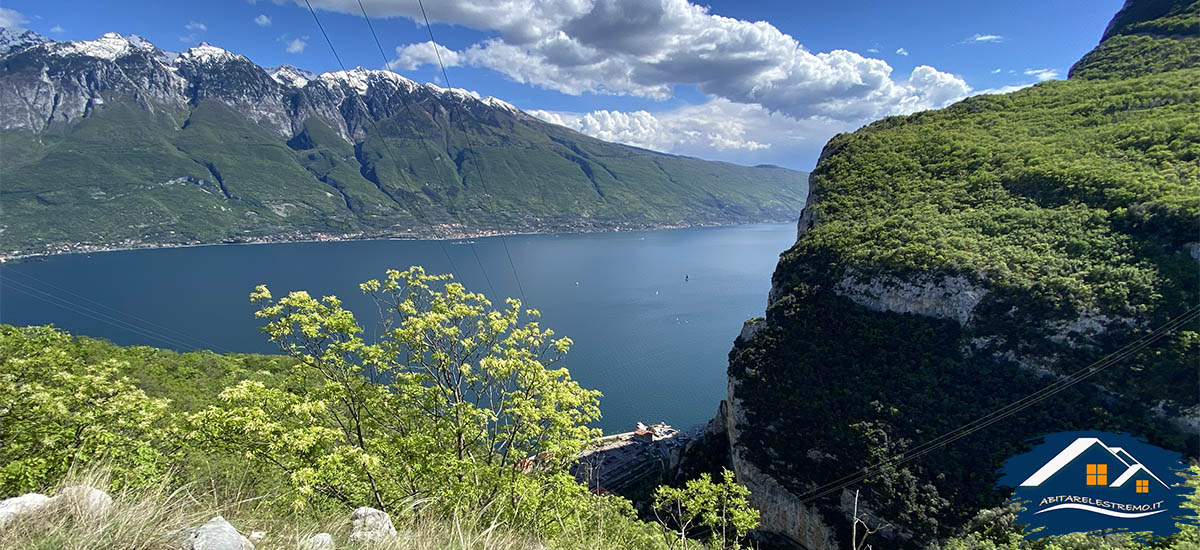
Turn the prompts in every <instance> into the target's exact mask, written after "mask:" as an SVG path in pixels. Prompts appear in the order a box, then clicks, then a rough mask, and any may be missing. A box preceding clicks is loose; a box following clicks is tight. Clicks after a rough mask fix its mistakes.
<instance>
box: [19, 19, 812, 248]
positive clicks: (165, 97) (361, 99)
mask: <svg viewBox="0 0 1200 550" xmlns="http://www.w3.org/2000/svg"><path fill="white" fill-rule="evenodd" d="M0 113H2V114H3V116H2V118H0V158H3V159H4V160H3V162H2V163H0V182H2V185H0V208H2V209H3V210H2V212H3V218H2V219H0V253H2V254H3V255H6V256H10V257H12V256H21V255H28V254H43V253H54V252H66V251H72V250H89V249H95V248H114V247H141V246H159V245H174V244H199V243H216V242H245V241H263V240H294V239H306V238H317V239H320V238H353V237H374V236H380V237H382V236H387V237H397V236H399V237H438V238H445V237H457V236H462V235H469V234H486V233H492V232H539V231H572V230H579V231H587V230H603V229H621V228H651V227H666V226H686V225H710V224H734V223H746V222H761V221H783V220H790V219H795V217H796V216H797V215H798V213H799V211H800V209H801V207H802V206H803V202H804V198H805V196H806V193H807V174H806V173H804V172H798V171H793V170H787V169H783V168H778V167H774V166H758V167H746V166H739V165H734V164H729V163H724V162H710V161H704V160H700V159H695V158H689V157H682V156H676V155H670V154H664V153H658V152H654V151H649V150H645V149H640V148H636V147H630V146H626V145H619V144H613V143H608V142H604V141H601V140H598V139H594V138H591V137H588V136H585V135H583V134H580V133H577V132H575V131H572V130H570V129H567V128H565V127H562V126H557V125H554V124H550V123H547V122H544V121H542V120H540V119H537V118H535V117H533V116H530V115H528V114H526V113H524V112H523V111H521V110H520V109H517V108H516V107H514V106H513V105H511V104H509V103H506V102H504V101H501V100H499V99H496V98H492V97H483V96H480V95H478V94H477V93H474V92H469V91H466V90H461V89H454V88H442V87H439V86H436V85H433V84H418V83H416V82H414V81H412V80H409V79H407V78H404V77H403V76H400V75H399V74H396V73H394V72H391V71H384V70H369V69H363V68H355V69H352V70H343V71H336V72H329V73H324V74H319V75H318V74H314V73H311V72H308V71H305V70H302V69H299V68H296V67H292V66H287V65H284V66H280V67H275V68H263V67H260V66H258V65H256V64H255V63H253V62H252V61H250V60H249V59H248V58H246V57H245V56H242V55H238V54H236V53H233V52H230V51H227V50H224V49H222V48H218V47H215V46H211V45H208V44H204V43H202V44H200V45H199V46H196V47H193V48H190V49H188V50H186V51H183V52H169V51H165V50H163V49H160V48H158V47H156V46H155V45H153V44H151V43H150V42H148V41H146V40H144V39H142V38H140V37H138V36H135V35H129V36H122V35H120V34H116V33H108V34H105V35H104V36H102V37H100V38H98V39H96V40H91V41H76V42H58V41H53V40H49V39H47V38H45V37H43V36H40V35H38V34H36V33H33V32H31V31H24V32H18V31H14V30H12V29H0Z"/></svg>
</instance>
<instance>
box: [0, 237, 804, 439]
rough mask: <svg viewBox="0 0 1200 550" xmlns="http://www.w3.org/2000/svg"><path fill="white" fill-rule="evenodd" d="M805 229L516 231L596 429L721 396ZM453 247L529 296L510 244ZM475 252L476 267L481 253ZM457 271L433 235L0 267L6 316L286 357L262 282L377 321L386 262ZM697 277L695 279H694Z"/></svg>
mask: <svg viewBox="0 0 1200 550" xmlns="http://www.w3.org/2000/svg"><path fill="white" fill-rule="evenodd" d="M795 236H796V230H795V226H794V225H793V224H778V225H776V224H771V225H750V226H740V227H725V228H696V229H678V230H660V231H641V232H626V233H590V234H563V235H529V236H511V237H507V238H506V239H507V242H508V248H509V251H510V253H511V255H512V260H513V262H514V263H515V265H516V268H517V272H518V274H519V275H520V278H521V284H522V285H523V286H524V289H525V295H526V298H527V300H528V304H529V305H530V306H532V307H536V308H538V309H540V310H541V312H542V317H543V321H542V324H543V326H545V327H550V328H553V329H554V330H555V331H556V332H557V334H558V335H560V336H569V337H571V339H572V340H574V341H575V346H574V347H573V348H572V349H571V352H570V354H569V355H568V356H567V362H566V366H567V367H568V368H570V370H571V373H572V376H574V377H575V379H577V380H578V381H579V382H580V383H581V384H583V385H584V386H585V387H588V388H593V389H598V390H600V391H602V392H603V393H604V397H603V398H602V399H601V410H602V411H603V414H604V418H603V419H602V420H601V421H600V423H599V426H600V427H601V428H603V429H604V430H605V431H606V432H616V431H626V430H627V429H629V428H630V427H631V426H632V424H633V423H634V422H636V421H639V420H642V421H646V422H658V421H665V422H668V423H670V424H672V425H675V426H678V427H687V426H691V425H694V424H698V423H701V422H704V421H706V420H707V419H709V418H710V417H712V415H713V414H714V413H715V412H716V408H717V404H718V402H719V401H720V400H721V398H722V397H723V396H724V394H725V368H726V359H727V354H728V353H729V349H730V347H731V346H732V345H733V340H734V338H735V337H736V336H737V334H738V331H739V330H740V329H741V325H742V321H744V320H745V319H747V318H749V317H754V316H758V315H762V313H763V308H764V306H765V305H766V296H767V290H768V289H769V288H770V278H771V273H772V272H773V271H774V268H775V264H776V262H777V261H778V257H779V254H780V253H781V252H783V251H784V250H785V249H787V248H788V247H789V246H791V244H792V242H793V241H794V239H795ZM474 243H475V244H474V245H473V246H474V249H475V250H474V253H473V252H472V250H471V248H472V246H471V245H468V244H464V243H458V244H455V243H451V242H446V243H445V244H444V246H445V250H446V252H448V254H449V256H450V258H451V259H452V260H453V263H454V266H455V268H456V269H455V275H456V277H457V278H458V279H459V280H461V281H463V282H464V283H465V284H466V285H467V286H468V288H471V289H472V290H477V291H484V292H486V293H488V294H489V298H492V299H493V302H497V300H496V299H495V297H493V296H491V292H490V291H489V290H488V284H487V282H486V279H485V273H484V270H481V269H480V263H482V265H483V266H484V267H485V268H486V275H487V278H490V280H491V283H492V285H493V286H494V287H495V289H496V292H497V293H499V294H503V295H505V296H517V295H518V291H517V283H516V280H515V279H514V278H513V274H512V270H511V269H510V268H509V264H508V259H507V257H506V256H505V254H504V248H503V246H502V245H501V242H500V239H499V238H481V239H474ZM475 253H477V254H478V255H479V258H480V262H479V263H477V262H476V260H475V255H474V254H475ZM410 265H422V266H424V267H425V268H426V270H427V271H430V272H443V273H444V272H450V271H451V267H450V261H449V260H447V257H446V254H444V253H443V252H442V245H440V244H439V243H437V242H435V241H349V242H335V243H289V244H266V245H247V246H207V247H195V248H176V249H161V250H134V251H118V252H107V253H101V254H91V255H71V256H61V257H54V258H50V259H47V260H44V261H31V262H25V263H18V264H9V265H4V266H3V267H0V279H2V282H3V284H2V285H0V322H3V323H8V324H14V325H29V324H46V323H54V324H55V325H57V326H58V327H60V328H63V329H66V330H68V331H70V332H73V333H77V334H86V335H89V336H98V337H103V338H107V339H109V340H112V341H113V342H116V343H118V344H125V345H130V344H142V345H151V346H159V347H168V348H173V349H177V350H192V349H199V348H208V349H214V350H217V351H236V352H267V353H270V352H275V351H276V349H275V348H274V346H273V345H272V344H270V343H269V342H267V341H266V339H265V337H264V335H263V334H262V333H261V332H259V330H258V324H257V322H256V320H255V319H254V317H253V315H252V313H253V308H252V307H251V305H250V303H249V294H250V291H251V290H252V289H253V288H254V286H255V285H257V284H266V285H267V286H268V287H270V288H271V291H272V293H274V294H275V295H276V296H281V295H283V294H284V293H286V292H287V291H290V290H301V289H303V290H308V291H309V292H310V293H312V294H314V295H329V294H334V295H337V296H338V297H340V298H342V299H343V300H344V302H345V304H346V306H347V307H349V308H351V309H353V310H354V311H355V312H356V314H358V317H359V320H360V322H362V323H363V324H364V326H367V327H368V331H367V332H368V334H370V328H369V327H370V324H371V323H373V321H374V320H375V319H376V317H377V315H378V313H377V312H376V310H375V308H374V307H373V306H372V305H371V302H370V301H369V299H367V298H365V297H363V296H362V295H361V294H360V293H359V291H358V287H357V284H358V283H360V282H362V281H365V280H367V279H372V278H380V277H382V276H383V272H384V270H385V269H388V268H393V267H395V268H401V269H402V268H405V267H408V266H410ZM685 276H686V277H687V281H685V280H684V277H685Z"/></svg>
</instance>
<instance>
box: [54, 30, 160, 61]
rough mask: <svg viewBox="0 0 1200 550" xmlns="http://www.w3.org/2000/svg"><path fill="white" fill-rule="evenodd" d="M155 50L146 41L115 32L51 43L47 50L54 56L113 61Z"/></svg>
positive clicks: (152, 45)
mask: <svg viewBox="0 0 1200 550" xmlns="http://www.w3.org/2000/svg"><path fill="white" fill-rule="evenodd" d="M156 49H157V48H155V47H154V44H151V43H150V42H149V41H147V40H146V39H144V38H142V37H140V36H137V35H129V38H126V37H124V36H121V35H120V34H118V33H115V32H107V33H104V35H103V36H101V37H100V38H97V39H95V40H79V41H72V42H52V43H50V45H49V50H50V52H51V53H53V54H55V55H61V56H68V55H83V56H87V57H95V58H98V59H107V60H109V61H113V60H115V59H117V58H120V57H124V56H126V55H129V54H130V53H133V52H134V51H138V50H141V51H153V50H156Z"/></svg>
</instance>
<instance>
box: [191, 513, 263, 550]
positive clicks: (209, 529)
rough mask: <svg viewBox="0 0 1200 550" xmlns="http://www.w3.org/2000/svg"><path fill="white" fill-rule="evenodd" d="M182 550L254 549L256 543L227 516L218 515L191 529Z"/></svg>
mask: <svg viewBox="0 0 1200 550" xmlns="http://www.w3.org/2000/svg"><path fill="white" fill-rule="evenodd" d="M181 550H254V543H252V542H250V540H249V539H247V538H246V537H244V536H242V534H241V533H239V532H238V530H237V529H236V528H235V527H234V526H233V525H231V524H230V523H229V522H228V521H225V518H223V517H221V516H216V517H214V518H212V519H210V520H208V523H205V524H204V525H201V526H199V527H196V528H194V529H191V530H189V531H188V532H187V534H186V536H185V537H184V541H183V545H182V547H181Z"/></svg>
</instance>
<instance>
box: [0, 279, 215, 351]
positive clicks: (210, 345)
mask: <svg viewBox="0 0 1200 550" xmlns="http://www.w3.org/2000/svg"><path fill="white" fill-rule="evenodd" d="M4 275H7V276H9V277H12V276H13V275H19V276H20V277H22V278H25V279H26V281H24V283H23V284H24V285H26V286H29V287H32V288H35V289H36V288H37V287H38V285H42V286H46V287H49V288H50V289H52V290H53V291H54V292H55V293H60V294H66V295H69V296H71V297H73V298H76V299H79V300H83V301H85V302H88V303H91V304H93V305H95V306H96V307H99V308H103V309H106V310H108V311H110V312H112V314H114V315H116V316H118V317H120V316H124V317H127V318H129V319H133V320H134V321H137V322H141V323H144V324H146V325H150V326H152V327H155V328H157V329H160V330H163V331H166V332H168V333H172V334H174V335H176V336H178V337H180V338H183V339H186V340H191V341H193V342H197V343H199V344H201V346H198V347H205V348H208V349H211V350H213V351H218V352H222V353H234V352H232V351H230V350H227V349H224V348H222V346H218V345H217V344H214V343H212V342H208V341H205V340H204V339H201V338H198V337H196V336H193V335H191V334H188V333H186V332H183V331H179V330H176V329H173V328H171V327H167V326H164V325H161V324H158V323H155V322H154V321H151V320H149V319H145V318H142V317H138V316H137V315H134V314H132V313H129V312H126V311H122V310H119V309H117V308H115V307H112V306H109V305H107V304H103V303H101V302H97V301H96V300H93V299H91V298H88V297H87V296H83V295H81V294H78V293H75V292H72V291H70V290H68V289H66V288H63V287H61V286H58V285H55V284H53V283H50V282H48V281H43V280H40V279H37V278H35V277H33V276H31V275H27V274H25V273H21V272H19V271H13V270H11V269H10V270H7V271H6V272H5V273H4ZM14 282H19V281H14Z"/></svg>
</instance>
